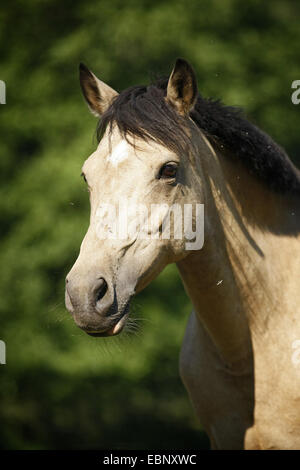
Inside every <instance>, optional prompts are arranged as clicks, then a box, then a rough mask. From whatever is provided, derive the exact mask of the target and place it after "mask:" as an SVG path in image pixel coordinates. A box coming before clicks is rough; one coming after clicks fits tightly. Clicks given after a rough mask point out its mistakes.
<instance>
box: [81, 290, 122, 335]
mask: <svg viewBox="0 0 300 470" xmlns="http://www.w3.org/2000/svg"><path fill="white" fill-rule="evenodd" d="M129 306H130V299H129V300H128V302H127V304H126V305H125V307H124V310H123V312H122V314H121V315H119V316H118V318H117V321H116V322H115V323H114V325H113V326H110V327H109V328H107V329H106V330H99V331H97V330H94V331H89V330H84V331H85V333H87V334H88V335H89V336H93V337H94V338H101V337H102V338H103V337H107V336H116V335H118V334H119V333H121V331H122V330H123V328H124V326H125V323H126V320H127V318H128V316H129Z"/></svg>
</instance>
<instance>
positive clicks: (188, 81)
mask: <svg viewBox="0 0 300 470" xmlns="http://www.w3.org/2000/svg"><path fill="white" fill-rule="evenodd" d="M197 95H198V88H197V80H196V75H195V72H194V70H193V68H192V67H191V65H190V64H189V63H188V62H187V61H186V60H184V59H177V60H176V63H175V66H174V69H173V71H172V73H171V75H170V78H169V82H168V88H167V100H168V101H169V102H170V103H171V104H172V105H173V106H175V108H176V109H177V111H178V112H179V113H180V114H183V115H185V114H188V113H189V112H190V110H191V109H192V107H193V106H194V104H195V103H196V100H197Z"/></svg>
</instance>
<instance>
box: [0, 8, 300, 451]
mask: <svg viewBox="0 0 300 470" xmlns="http://www.w3.org/2000/svg"><path fill="white" fill-rule="evenodd" d="M299 43H300V28H299V2H298V1H297V0H295V1H292V0H273V1H272V2H268V1H259V0H247V1H246V2H245V1H242V0H240V1H238V0H186V1H181V0H160V1H157V0H151V1H150V0H127V1H126V2H123V1H121V0H99V1H95V0H85V1H83V0H72V1H71V0H64V1H61V0H26V1H25V0H13V1H11V0H2V2H1V6H0V79H2V80H4V81H5V82H6V85H7V104H6V105H5V106H4V105H3V106H0V133H1V140H0V169H1V187H0V218H1V251H0V266H1V273H0V276H1V278H0V282H1V295H0V309H1V313H0V339H2V340H4V341H5V342H6V344H7V365H5V366H0V383H1V389H0V447H1V448H3V449H61V448H98V449H101V448H130V449H138V448H144V449H151V448H152V449H153V448H182V449H183V448H188V447H194V448H197V447H198V448H199V447H200V448H205V447H207V445H208V444H207V440H206V438H205V435H204V434H203V432H202V431H201V427H200V425H199V424H198V423H197V421H196V419H195V418H194V415H193V411H192V408H191V405H190V403H189V400H188V398H187V395H186V393H185V391H184V388H183V386H182V384H181V382H180V380H179V377H178V366H177V363H178V354H179V348H180V343H181V341H182V337H183V332H184V327H185V323H186V320H187V316H188V313H189V311H190V309H191V305H190V302H189V300H188V299H187V297H186V295H185V293H184V291H183V288H182V286H181V283H180V280H179V278H178V275H177V273H176V269H175V267H170V268H168V269H167V270H166V271H165V272H164V273H163V274H162V275H161V276H160V277H159V278H158V279H157V280H156V281H155V282H154V283H153V284H152V285H151V286H149V287H148V288H147V289H146V290H145V291H144V292H143V293H142V294H140V295H139V296H138V298H137V299H136V302H135V305H134V307H133V310H134V312H135V315H137V316H138V317H141V318H142V320H141V321H140V323H141V325H142V328H141V332H140V334H139V336H137V337H133V338H123V339H122V338H121V339H120V340H118V339H111V340H102V339H97V340H95V339H94V338H90V337H88V336H86V335H85V334H84V333H82V332H81V331H79V329H78V328H77V327H76V326H75V325H74V324H73V321H72V319H71V318H70V316H69V314H68V313H67V312H66V311H65V308H64V277H65V275H66V273H67V272H68V270H69V269H70V267H71V266H72V264H73V262H74V260H75V259H76V256H77V253H78V250H79V246H80V242H81V240H82V237H83V235H84V233H85V231H86V229H87V226H88V218H89V205H88V196H87V193H86V189H85V186H84V184H83V183H82V181H81V179H80V171H81V165H82V163H83V161H84V160H85V158H86V157H87V156H88V155H89V153H91V152H92V151H93V149H94V147H95V144H96V139H95V132H94V131H95V126H96V122H95V120H94V118H93V117H92V116H91V115H89V113H88V111H87V108H86V106H85V104H84V102H83V99H82V98H81V94H80V89H79V85H78V73H77V66H78V63H79V62H80V61H83V62H85V63H86V64H87V65H88V66H89V67H91V68H92V69H93V70H94V72H95V73H96V74H97V75H98V76H99V77H100V78H101V79H102V80H104V81H106V82H108V83H109V84H110V85H111V86H113V87H114V88H116V89H117V90H122V89H123V88H125V87H128V86H130V85H134V84H141V83H148V82H149V79H150V77H151V74H152V73H153V72H154V73H169V72H170V70H171V68H172V65H173V62H174V60H175V58H176V57H178V56H182V57H185V58H186V59H188V60H189V61H190V62H191V63H192V64H193V66H194V68H195V70H196V72H197V75H198V83H199V89H200V91H201V93H202V94H203V95H204V96H212V97H214V98H221V99H222V100H223V101H224V102H225V103H227V104H232V105H240V106H243V107H244V108H245V110H246V112H247V114H248V116H249V117H250V118H251V119H252V120H253V121H255V122H256V123H257V124H258V125H259V126H261V127H262V128H263V129H264V130H266V131H267V132H269V133H270V134H271V135H272V136H273V137H274V138H275V140H277V142H278V143H280V144H281V145H283V146H284V147H286V149H287V150H288V152H289V153H290V155H291V157H292V158H293V159H294V161H295V162H297V161H298V163H299V161H300V152H299V149H300V135H299V116H300V106H299V107H297V106H295V105H293V104H292V103H291V83H292V81H293V80H296V79H300V70H299ZM203 387H205V384H203Z"/></svg>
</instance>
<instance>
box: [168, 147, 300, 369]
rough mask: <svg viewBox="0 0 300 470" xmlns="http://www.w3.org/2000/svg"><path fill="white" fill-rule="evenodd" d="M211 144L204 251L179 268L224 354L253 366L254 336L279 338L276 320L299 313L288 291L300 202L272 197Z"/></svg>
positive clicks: (295, 270)
mask: <svg viewBox="0 0 300 470" xmlns="http://www.w3.org/2000/svg"><path fill="white" fill-rule="evenodd" d="M206 144H207V146H208V148H209V150H210V151H209V152H208V154H207V155H206V157H202V155H201V162H202V173H203V174H202V178H203V181H204V182H205V184H206V188H205V193H206V196H205V242H204V247H203V248H202V250H200V251H198V252H193V253H191V254H190V255H188V256H187V257H186V258H184V259H183V260H181V261H180V262H179V263H177V265H178V268H179V271H180V274H181V277H182V280H183V283H184V285H185V288H186V290H187V293H188V295H189V296H190V298H191V300H192V303H193V306H194V309H195V313H196V316H197V318H198V321H200V322H201V323H202V325H204V327H205V329H206V331H208V333H209V336H210V338H211V339H212V341H213V343H214V344H215V346H216V349H217V351H218V352H219V354H220V356H221V357H222V358H223V360H224V361H225V362H226V363H227V364H230V365H234V364H242V363H244V362H245V360H246V361H247V358H249V361H251V357H252V340H253V336H255V338H259V339H261V337H262V336H265V335H266V334H268V331H269V329H270V328H272V330H273V333H272V334H275V333H274V332H275V331H276V326H277V325H276V319H278V318H281V321H282V316H283V315H282V314H283V312H284V315H290V316H291V315H293V313H291V312H290V311H289V306H288V305H287V304H286V302H285V303H284V302H283V299H284V298H285V297H286V296H284V295H283V292H284V289H285V288H286V286H287V285H288V283H289V285H290V284H291V280H292V279H293V276H294V278H295V279H297V278H298V279H299V274H300V272H299V261H298V262H296V257H297V256H296V253H297V252H296V250H298V256H299V254H300V253H299V236H298V239H297V236H296V235H297V234H299V227H297V226H296V225H297V222H296V218H295V213H296V205H297V208H298V213H299V201H296V202H295V201H288V200H287V198H286V197H280V196H279V195H276V194H275V193H273V192H271V191H270V190H269V189H267V188H265V187H264V186H263V184H262V183H261V182H258V181H256V180H255V179H254V178H252V177H251V176H250V175H249V173H248V171H247V170H245V169H244V168H243V167H241V166H239V165H236V164H233V163H232V161H231V160H230V159H229V158H228V157H225V156H223V155H221V154H220V153H219V152H218V151H216V150H215V149H214V148H212V147H211V145H210V144H209V142H208V141H207V142H206ZM298 225H299V224H298ZM298 260H299V257H298ZM287 267H288V270H289V272H288V273H287ZM292 282H295V281H292ZM299 334H300V331H299ZM299 337H300V336H299Z"/></svg>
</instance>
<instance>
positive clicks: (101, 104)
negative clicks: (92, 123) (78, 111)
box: [79, 64, 118, 116]
mask: <svg viewBox="0 0 300 470" xmlns="http://www.w3.org/2000/svg"><path fill="white" fill-rule="evenodd" d="M79 79H80V86H81V90H82V93H83V96H84V98H85V100H86V102H87V104H88V107H89V108H90V110H91V112H92V113H93V114H95V116H101V115H102V114H103V113H104V111H106V109H107V108H108V107H109V105H110V103H111V101H112V99H113V98H114V97H115V96H117V95H118V93H117V92H116V91H115V90H113V89H112V88H110V86H108V85H106V84H105V83H104V82H102V81H101V80H99V78H97V77H96V75H94V74H93V72H91V71H90V70H89V69H88V68H87V67H86V66H85V65H84V64H80V65H79Z"/></svg>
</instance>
